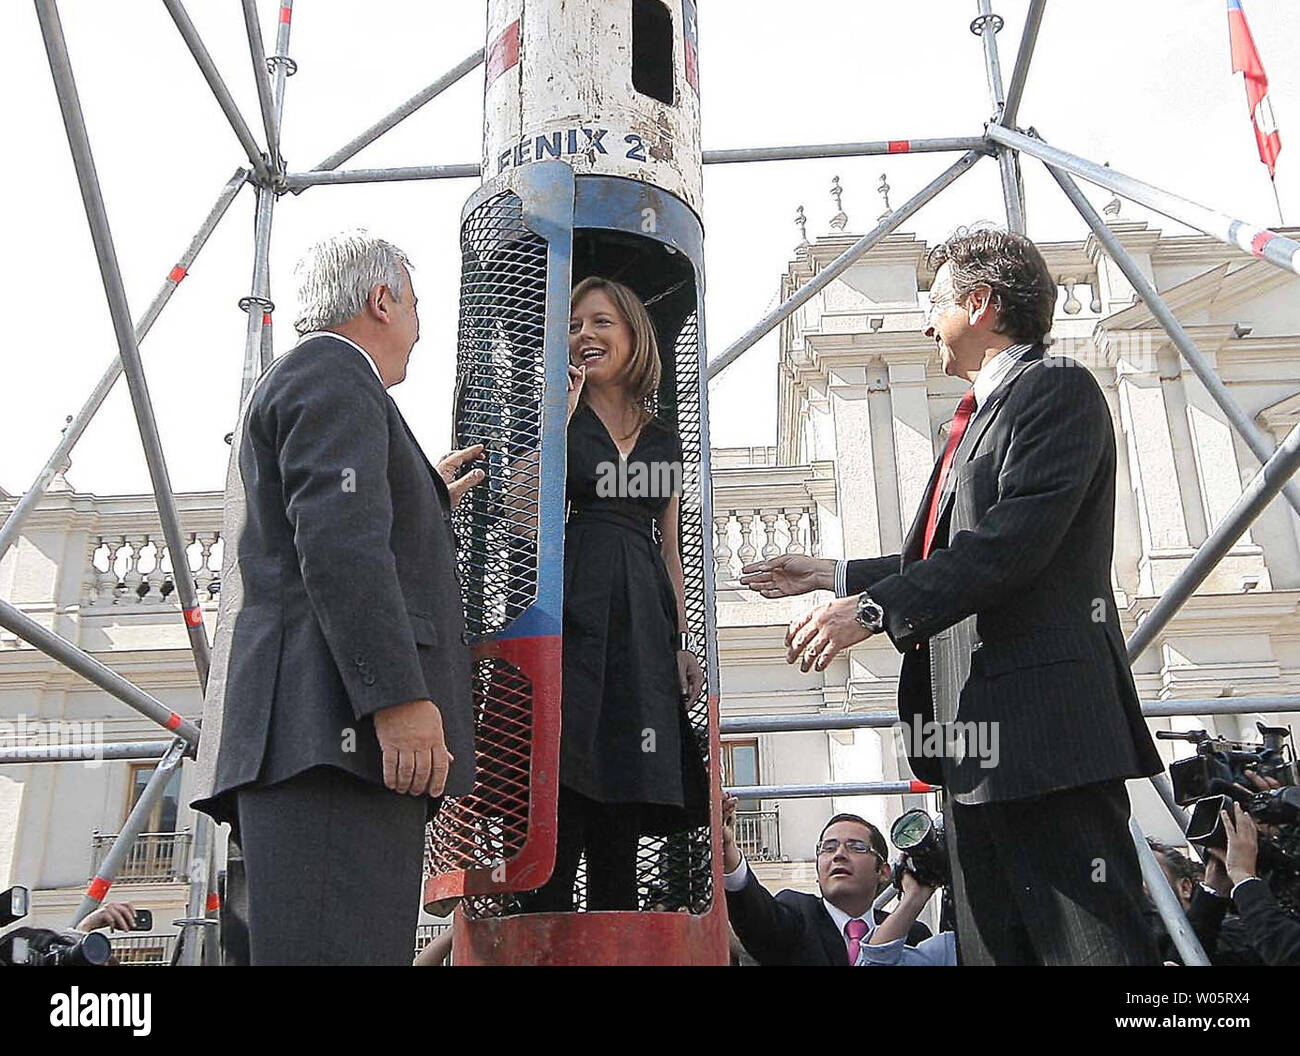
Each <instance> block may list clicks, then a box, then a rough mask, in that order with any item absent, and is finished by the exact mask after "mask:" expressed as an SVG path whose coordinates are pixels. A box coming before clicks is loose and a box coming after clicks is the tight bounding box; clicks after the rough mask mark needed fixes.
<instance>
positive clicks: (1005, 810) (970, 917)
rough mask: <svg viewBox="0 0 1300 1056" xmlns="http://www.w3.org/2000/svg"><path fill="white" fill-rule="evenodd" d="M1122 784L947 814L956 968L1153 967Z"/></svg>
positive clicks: (954, 807)
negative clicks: (955, 936)
mask: <svg viewBox="0 0 1300 1056" xmlns="http://www.w3.org/2000/svg"><path fill="white" fill-rule="evenodd" d="M1128 815H1129V802H1128V793H1127V792H1126V791H1125V789H1124V782H1123V781H1107V782H1104V783H1102V784H1096V785H1088V786H1085V787H1082V788H1071V789H1065V790H1063V791H1060V792H1051V793H1048V794H1047V795H1045V796H1038V797H1036V798H1033V799H1018V800H1013V801H1010V802H1005V803H981V804H979V805H978V806H964V805H963V804H961V803H955V802H949V803H948V809H947V812H946V815H945V819H944V820H945V821H946V822H947V832H948V850H949V853H950V855H951V862H952V880H953V888H952V890H953V900H954V903H955V905H956V910H957V913H956V916H957V948H958V951H959V952H960V955H961V962H960V963H961V964H963V965H975V964H997V965H1006V964H1020V965H1026V964H1027V965H1058V964H1059V965H1065V964H1106V965H1111V964H1125V965H1127V964H1159V963H1160V961H1159V958H1158V957H1157V954H1156V947H1155V940H1154V938H1153V936H1152V934H1151V930H1150V927H1149V925H1148V924H1147V921H1146V917H1145V916H1144V913H1143V908H1144V907H1143V896H1142V873H1141V870H1140V868H1139V867H1138V859H1137V851H1136V850H1134V847H1133V840H1132V837H1131V836H1130V835H1129V828H1128Z"/></svg>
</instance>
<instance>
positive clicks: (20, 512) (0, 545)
mask: <svg viewBox="0 0 1300 1056" xmlns="http://www.w3.org/2000/svg"><path fill="white" fill-rule="evenodd" d="M247 178H248V170H247V169H236V170H235V174H234V175H233V176H232V177H231V178H230V179H229V180H228V181H227V182H226V186H225V187H224V188H223V189H222V191H221V194H219V195H218V196H217V201H216V204H214V205H213V206H212V209H211V210H210V211H209V212H208V215H207V217H206V218H205V219H204V221H203V225H202V226H201V227H200V228H199V230H198V233H197V234H195V236H194V237H193V238H192V239H191V240H190V244H189V245H188V246H187V247H186V249H185V252H184V253H182V254H181V257H180V259H179V260H178V261H177V262H176V265H175V267H173V268H172V270H171V271H170V272H169V273H168V275H167V278H166V279H164V280H163V284H162V288H161V289H160V290H159V291H158V293H157V295H156V296H155V297H154V299H153V303H152V304H150V305H149V307H148V309H147V310H146V311H145V313H144V315H143V316H141V317H140V321H139V322H138V323H136V324H135V331H134V332H135V340H136V344H137V345H138V344H139V343H140V342H141V341H143V340H144V338H145V335H146V334H148V333H149V331H150V330H151V329H152V328H153V324H154V321H155V320H156V319H157V318H158V316H159V314H160V313H161V312H162V310H163V308H164V307H166V305H167V302H168V301H169V300H171V296H172V294H173V293H175V292H176V287H177V286H179V285H180V284H181V281H182V280H183V279H184V278H185V276H186V275H187V274H189V270H190V268H191V267H192V266H193V264H194V261H195V259H196V258H197V257H198V255H199V250H201V249H202V248H203V246H204V244H205V243H206V242H207V240H208V237H209V236H210V235H211V234H212V232H213V231H214V230H216V227H217V224H218V222H219V221H220V220H221V218H222V217H223V216H225V215H226V210H227V209H229V208H230V203H231V202H233V201H234V200H235V196H236V195H237V194H238V193H239V191H240V188H242V187H243V186H244V184H245V183H246V182H247ZM121 374H122V357H121V356H120V355H117V354H114V356H113V362H112V363H110V364H109V365H108V369H107V370H106V371H104V374H103V377H101V378H100V379H99V382H98V384H97V385H96V386H95V388H94V389H93V390H92V391H91V393H90V395H89V396H88V397H87V398H86V402H85V403H84V404H82V407H81V410H80V411H78V412H77V414H76V416H75V417H74V418H73V419H72V421H71V422H70V423H68V426H67V428H66V429H64V430H63V435H62V436H61V437H60V438H59V442H58V444H57V445H55V448H54V452H53V453H52V454H51V455H50V457H49V458H48V459H46V461H45V465H44V466H43V467H42V468H41V471H40V473H39V474H37V476H36V479H35V480H34V481H32V484H31V487H29V488H28V489H27V490H26V491H25V492H24V493H23V497H22V499H20V500H19V502H18V505H17V506H15V507H14V509H13V512H12V513H10V514H9V516H8V517H7V518H6V519H5V522H4V524H3V525H0V557H3V556H4V553H5V551H6V550H8V549H9V547H10V546H12V545H13V543H14V542H15V541H16V540H17V538H18V532H19V530H20V529H21V528H22V525H23V522H24V521H26V520H27V515H28V514H30V513H31V512H32V510H33V509H35V508H36V505H37V503H39V502H40V501H41V498H42V497H43V496H44V495H45V492H46V491H47V490H48V489H49V486H50V483H51V482H52V481H53V480H54V478H55V476H56V475H57V474H58V472H59V470H60V469H61V468H62V467H63V464H64V463H65V462H66V461H67V460H68V455H69V454H71V452H72V449H73V447H74V446H75V445H76V443H77V441H78V440H79V439H81V434H82V433H83V432H85V430H86V426H88V425H89V424H90V420H91V419H92V418H93V417H94V416H95V412H97V411H98V410H99V408H100V406H101V405H102V404H103V402H104V400H105V399H106V398H107V397H108V394H109V392H110V391H111V390H112V388H113V385H114V384H116V382H117V379H118V378H119V377H120V376H121Z"/></svg>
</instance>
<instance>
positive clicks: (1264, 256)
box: [985, 124, 1300, 275]
mask: <svg viewBox="0 0 1300 1056" xmlns="http://www.w3.org/2000/svg"><path fill="white" fill-rule="evenodd" d="M985 131H986V133H987V135H988V138H989V139H990V140H992V141H993V142H994V143H996V144H998V145H1000V146H1009V147H1014V148H1015V149H1016V150H1018V151H1020V152H1021V153H1023V154H1028V155H1029V156H1030V157H1033V158H1037V159H1038V160H1039V161H1043V162H1046V163H1047V164H1048V165H1049V166H1052V167H1054V168H1058V169H1064V170H1065V171H1066V172H1069V173H1072V174H1074V175H1075V176H1078V177H1080V178H1081V179H1085V180H1087V181H1088V182H1089V183H1095V184H1096V185H1097V186H1098V187H1105V188H1106V189H1107V190H1111V191H1114V192H1115V193H1116V194H1118V195H1120V196H1121V197H1124V198H1128V199H1129V200H1130V201H1134V202H1137V203H1138V204H1139V205H1144V206H1146V207H1147V208H1148V209H1151V210H1154V211H1155V212H1157V213H1160V214H1161V215H1162V216H1167V217H1169V218H1170V219H1171V220H1176V221H1178V223H1180V224H1186V225H1187V226H1188V227H1191V228H1194V229H1195V230H1197V231H1200V232H1201V233H1202V234H1206V235H1209V236H1210V237H1211V238H1217V239H1218V240H1219V241H1220V242H1224V243H1226V244H1227V245H1230V246H1236V247H1237V248H1238V249H1239V250H1241V251H1242V252H1243V253H1249V254H1250V255H1251V256H1252V257H1258V258H1259V259H1260V260H1267V261H1268V262H1269V263H1270V264H1275V265H1277V266H1278V267H1279V268H1282V269H1284V270H1286V271H1290V272H1294V273H1295V274H1297V275H1300V242H1297V241H1295V240H1294V239H1290V238H1287V237H1286V236H1285V235H1279V234H1278V233H1277V232H1276V231H1270V230H1269V229H1268V228H1264V227H1256V226H1255V225H1254V224H1248V223H1246V222H1245V221H1244V220H1238V219H1236V218H1235V217H1231V216H1228V215H1227V214H1226V213H1220V212H1216V211H1215V210H1213V209H1209V208H1207V207H1205V206H1203V205H1198V204H1197V203H1196V202H1193V201H1190V200H1189V199H1187V198H1183V197H1182V196H1181V195H1177V194H1173V193H1171V192H1169V191H1163V190H1161V189H1160V188H1159V187H1153V186H1152V185H1151V184H1149V183H1143V182H1142V181H1141V180H1137V179H1134V178H1133V177H1132V176H1126V175H1125V174H1124V173H1122V172H1117V171H1116V170H1114V169H1111V168H1107V167H1105V166H1102V165H1098V164H1096V163H1095V162H1091V161H1088V160H1087V159H1086V158H1081V157H1079V156H1078V155H1077V154H1070V153H1068V152H1066V151H1064V150H1059V149H1057V148H1056V147H1052V146H1048V145H1047V144H1046V143H1044V142H1043V141H1042V140H1041V139H1038V138H1035V137H1034V136H1028V135H1025V134H1024V133H1023V132H1017V131H1014V130H1012V129H1009V128H1003V127H1002V126H1000V125H996V124H990V125H989V126H987V128H986V129H985Z"/></svg>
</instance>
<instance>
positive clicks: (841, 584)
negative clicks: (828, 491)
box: [834, 345, 1034, 598]
mask: <svg viewBox="0 0 1300 1056" xmlns="http://www.w3.org/2000/svg"><path fill="white" fill-rule="evenodd" d="M1033 347H1034V346H1033V345H1008V346H1007V347H1006V348H1004V349H1003V350H1002V351H1001V352H999V353H998V354H997V355H996V356H994V357H993V358H992V359H990V360H989V361H988V362H987V363H985V364H984V366H983V367H981V368H980V371H979V373H978V374H976V375H975V380H974V382H973V383H972V384H971V390H972V391H973V392H974V393H975V412H974V413H973V414H972V415H971V418H970V420H971V422H972V423H974V422H975V420H976V419H977V418H979V416H980V412H981V411H982V410H983V409H984V407H985V406H986V405H987V403H988V399H989V397H990V396H992V395H993V393H994V391H995V390H996V389H997V387H998V386H999V385H1001V384H1002V383H1003V382H1004V381H1006V378H1007V375H1008V374H1009V373H1010V372H1011V368H1012V367H1014V366H1015V365H1016V363H1018V362H1019V361H1020V359H1021V357H1022V356H1024V354H1025V353H1026V352H1028V351H1029V350H1030V349H1032V348H1033ZM926 498H927V500H928V499H929V496H928V495H927V496H926ZM848 567H849V563H848V561H836V562H835V583H834V590H835V596H836V597H837V598H843V597H846V596H847V595H848V592H849V591H848V585H847V582H846V580H847V578H848Z"/></svg>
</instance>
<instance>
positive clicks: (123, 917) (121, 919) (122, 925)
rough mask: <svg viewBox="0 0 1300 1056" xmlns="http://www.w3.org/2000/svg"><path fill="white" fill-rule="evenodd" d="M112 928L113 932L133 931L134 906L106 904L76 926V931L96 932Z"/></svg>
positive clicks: (120, 903) (116, 903) (88, 914)
mask: <svg viewBox="0 0 1300 1056" xmlns="http://www.w3.org/2000/svg"><path fill="white" fill-rule="evenodd" d="M100 928H112V929H113V930H114V931H135V906H133V905H131V903H130V902H107V903H105V904H104V905H102V906H100V907H99V908H98V909H97V910H95V911H94V912H92V913H87V914H86V916H85V919H83V920H82V922H81V923H80V924H78V925H77V930H78V931H86V932H90V931H97V930H98V929H100Z"/></svg>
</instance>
